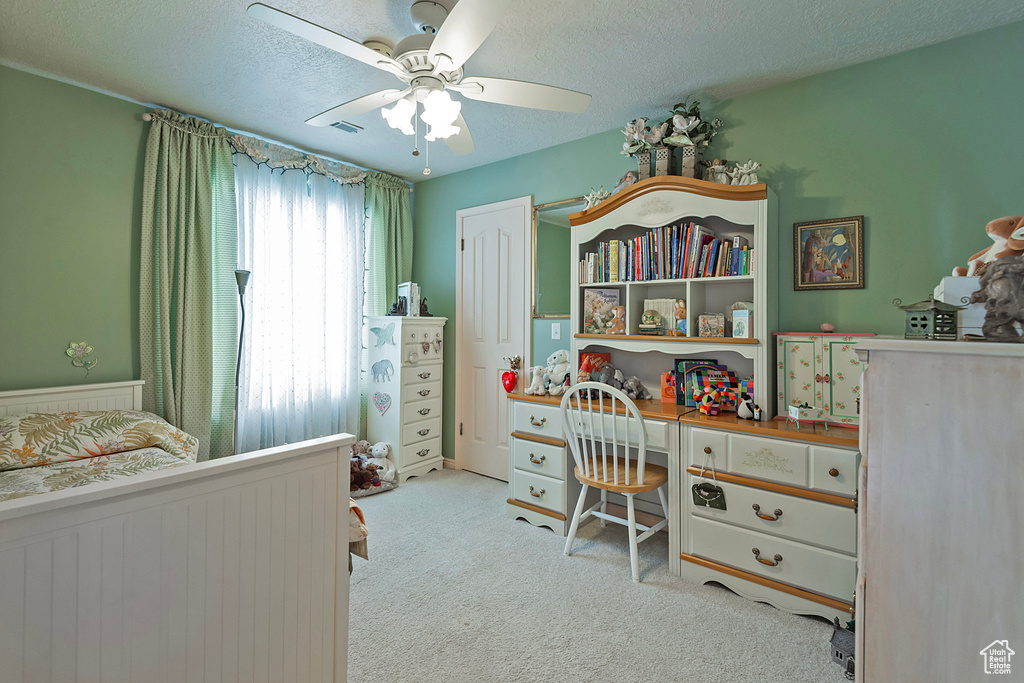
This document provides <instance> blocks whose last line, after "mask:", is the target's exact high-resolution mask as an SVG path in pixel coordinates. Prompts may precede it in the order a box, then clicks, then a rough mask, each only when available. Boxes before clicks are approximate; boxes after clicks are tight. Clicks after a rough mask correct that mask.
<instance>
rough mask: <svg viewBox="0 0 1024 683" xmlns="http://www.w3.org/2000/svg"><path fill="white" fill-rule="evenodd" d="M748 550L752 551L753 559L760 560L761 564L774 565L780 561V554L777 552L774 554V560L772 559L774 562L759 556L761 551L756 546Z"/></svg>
mask: <svg viewBox="0 0 1024 683" xmlns="http://www.w3.org/2000/svg"><path fill="white" fill-rule="evenodd" d="M750 552H752V553H754V559H755V560H757V561H758V562H760V563H761V564H766V565H768V566H769V567H775V566H777V565H778V564H779V563H780V562H782V555H779V554H778V553H776V554H775V561H774V562H772V561H771V560H766V559H764V558H763V557H761V551H760V550H758V549H757V548H751V549H750Z"/></svg>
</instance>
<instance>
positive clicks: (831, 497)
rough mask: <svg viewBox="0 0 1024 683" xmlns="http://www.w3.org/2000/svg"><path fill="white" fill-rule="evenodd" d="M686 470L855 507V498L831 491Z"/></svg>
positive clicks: (695, 469)
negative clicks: (838, 494)
mask: <svg viewBox="0 0 1024 683" xmlns="http://www.w3.org/2000/svg"><path fill="white" fill-rule="evenodd" d="M686 472H687V473H688V474H692V475H694V476H698V477H705V478H707V479H712V478H715V479H721V480H722V481H725V482H729V483H730V484H739V485H741V486H749V487H750V488H755V489H761V490H762V491H773V492H775V493H784V494H786V495H787V496H795V497H797V498H806V499H808V500H816V501H819V502H821V503H831V504H832V505H839V506H842V507H847V508H856V507H857V499H856V498H848V497H846V496H837V495H835V494H833V493H821V492H819V491H810V490H808V489H801V488H797V487H796V486H786V485H785V484H775V483H773V482H770V481H761V480H760V479H748V478H746V477H738V476H736V475H735V474H728V473H725V472H714V473H712V471H711V470H705V469H703V468H701V467H694V466H693V465H690V466H689V467H687V468H686ZM712 474H713V475H714V477H712Z"/></svg>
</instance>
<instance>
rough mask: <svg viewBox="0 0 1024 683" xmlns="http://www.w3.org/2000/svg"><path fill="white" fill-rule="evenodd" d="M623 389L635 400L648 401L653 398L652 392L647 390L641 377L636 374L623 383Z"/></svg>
mask: <svg viewBox="0 0 1024 683" xmlns="http://www.w3.org/2000/svg"><path fill="white" fill-rule="evenodd" d="M622 390H623V391H624V392H626V396H628V397H630V398H631V399H633V400H634V401H647V400H649V399H650V398H651V392H649V391H647V387H645V386H644V385H643V383H642V382H640V378H639V377H637V376H636V375H633V376H632V377H630V378H629V379H627V380H626V381H625V382H623V383H622Z"/></svg>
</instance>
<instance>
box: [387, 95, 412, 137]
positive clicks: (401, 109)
mask: <svg viewBox="0 0 1024 683" xmlns="http://www.w3.org/2000/svg"><path fill="white" fill-rule="evenodd" d="M380 114H381V116H383V117H384V120H385V121H387V122H388V125H389V126H391V127H392V128H394V129H396V130H400V131H402V132H403V133H405V134H406V135H414V134H415V133H416V131H415V130H413V127H412V117H413V115H415V114H416V102H415V101H414V100H413V99H412V98H411V97H409V96H406V97H403V98H402V99H400V100H398V101H397V102H395V105H394V106H393V107H391V108H390V109H388V108H384V109H381V110H380Z"/></svg>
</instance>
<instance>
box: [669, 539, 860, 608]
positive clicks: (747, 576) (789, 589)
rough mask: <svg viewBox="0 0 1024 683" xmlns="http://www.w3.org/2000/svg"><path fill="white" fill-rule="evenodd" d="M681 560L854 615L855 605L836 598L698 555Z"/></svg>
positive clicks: (681, 557)
mask: <svg viewBox="0 0 1024 683" xmlns="http://www.w3.org/2000/svg"><path fill="white" fill-rule="evenodd" d="M679 559H681V560H686V561H687V562H692V563H693V564H696V565H700V566H701V567H704V568H706V569H713V570H715V571H717V572H722V573H723V574H728V575H729V576H735V577H736V578H737V579H744V580H746V581H750V582H752V583H756V584H759V585H761V586H765V587H767V588H774V589H775V590H777V591H780V592H782V593H788V594H789V595H794V596H796V597H798V598H803V599H804V600H810V601H811V602H816V603H818V604H819V605H825V606H826V607H830V608H832V609H834V610H837V611H839V612H848V613H849V614H853V603H851V602H846V601H844V600H836V599H835V598H830V597H826V596H824V595H819V594H818V593H812V592H811V591H808V590H804V589H802V588H797V587H795V586H790V585H789V584H788V583H780V582H778V581H773V580H772V579H766V578H764V577H763V576H758V575H757V574H751V573H750V572H747V571H743V570H742V569H735V568H733V567H730V566H728V565H725V564H719V563H718V562H713V561H711V560H705V559H704V558H703V557H697V556H696V555H689V554H687V553H680V555H679Z"/></svg>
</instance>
